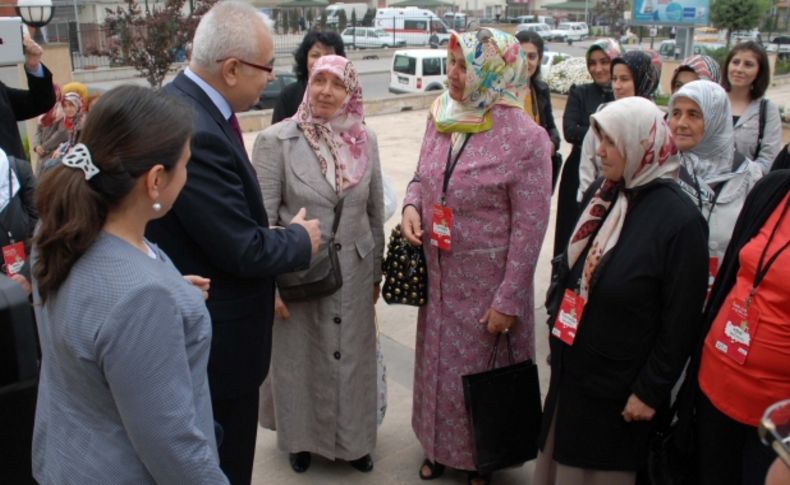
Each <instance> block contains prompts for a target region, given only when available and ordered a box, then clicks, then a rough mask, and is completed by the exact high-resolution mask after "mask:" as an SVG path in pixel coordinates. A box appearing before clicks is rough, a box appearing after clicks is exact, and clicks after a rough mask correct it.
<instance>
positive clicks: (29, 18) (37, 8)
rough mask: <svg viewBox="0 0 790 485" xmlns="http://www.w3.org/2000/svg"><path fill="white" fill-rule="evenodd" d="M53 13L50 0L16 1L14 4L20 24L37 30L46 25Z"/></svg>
mask: <svg viewBox="0 0 790 485" xmlns="http://www.w3.org/2000/svg"><path fill="white" fill-rule="evenodd" d="M54 13H55V11H54V9H53V8H52V0H18V1H17V4H16V14H17V15H19V16H20V17H22V22H24V23H26V24H27V25H29V26H31V27H35V28H37V29H38V28H41V27H43V26H45V25H47V24H48V23H49V22H50V21H51V20H52V15H53V14H54Z"/></svg>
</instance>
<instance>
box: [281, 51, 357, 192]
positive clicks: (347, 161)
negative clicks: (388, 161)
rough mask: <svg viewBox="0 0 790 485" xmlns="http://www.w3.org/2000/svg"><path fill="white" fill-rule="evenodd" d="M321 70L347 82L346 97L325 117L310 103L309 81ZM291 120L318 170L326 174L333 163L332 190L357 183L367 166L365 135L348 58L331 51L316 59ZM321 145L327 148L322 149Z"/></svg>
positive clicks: (341, 190)
mask: <svg viewBox="0 0 790 485" xmlns="http://www.w3.org/2000/svg"><path fill="white" fill-rule="evenodd" d="M321 72H328V73H330V74H332V75H333V76H336V77H337V78H338V79H340V80H342V81H343V84H345V86H346V93H347V95H346V99H345V101H343V104H342V105H341V106H340V108H339V109H338V110H337V112H335V114H333V115H332V116H331V117H330V118H329V119H328V120H327V119H323V118H319V117H316V116H314V115H313V110H312V107H311V105H310V85H311V84H312V80H313V78H315V76H316V75H317V74H318V73H321ZM293 120H294V121H296V123H297V124H298V125H299V128H301V130H302V132H304V135H305V138H306V139H307V143H308V145H310V148H312V149H313V152H314V153H315V155H316V157H317V158H318V163H320V165H321V173H322V174H324V176H326V173H327V168H328V164H329V163H332V164H333V165H334V167H335V191H336V192H337V194H338V195H340V194H342V193H344V192H346V191H348V189H350V188H351V187H353V186H354V185H356V184H357V183H359V181H360V179H362V176H363V175H364V174H365V169H366V168H367V166H368V137H367V133H366V132H365V126H364V125H363V124H362V121H363V120H364V114H363V111H362V87H361V86H360V85H359V79H358V78H357V72H356V70H355V69H354V66H353V65H352V64H351V62H349V60H348V59H346V58H345V57H341V56H335V55H331V56H323V57H321V58H320V59H318V60H317V61H315V64H313V68H312V69H311V71H310V80H309V81H308V83H307V89H305V93H304V98H302V104H300V105H299V109H298V110H297V111H296V114H295V115H294V116H293ZM322 145H323V146H324V147H325V148H326V150H322V149H321V146H322ZM327 150H328V152H329V153H330V154H331V156H332V160H331V161H329V160H327V159H326V157H325V156H324V153H326V151H327Z"/></svg>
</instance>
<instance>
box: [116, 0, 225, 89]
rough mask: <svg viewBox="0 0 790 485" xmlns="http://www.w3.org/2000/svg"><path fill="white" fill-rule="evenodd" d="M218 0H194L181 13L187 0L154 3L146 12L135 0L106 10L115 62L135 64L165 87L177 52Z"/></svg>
mask: <svg viewBox="0 0 790 485" xmlns="http://www.w3.org/2000/svg"><path fill="white" fill-rule="evenodd" d="M216 1H217V0H194V2H193V6H194V10H193V11H192V13H190V14H188V15H187V16H186V17H184V16H183V15H182V9H183V7H184V2H185V0H165V2H164V4H163V5H159V4H157V3H154V5H153V6H152V7H150V8H147V9H146V11H145V12H143V11H142V10H141V9H140V5H139V4H138V3H137V2H136V1H135V0H125V2H126V7H125V8H124V7H121V6H119V7H116V8H115V10H112V9H109V8H108V9H106V10H107V18H106V19H105V21H104V26H105V28H106V29H107V30H108V31H109V32H110V33H111V34H112V36H113V42H112V44H111V47H110V48H109V49H108V51H107V53H106V54H107V55H109V56H110V58H111V59H112V61H113V62H114V63H119V64H123V65H127V66H132V67H134V68H135V70H137V72H139V73H140V76H141V77H144V78H145V79H146V81H148V84H150V85H151V87H152V88H159V87H160V86H162V81H163V80H164V78H165V76H166V75H167V73H168V72H169V71H170V66H171V65H172V64H173V62H175V60H176V54H177V53H178V51H179V50H180V49H182V48H184V46H186V44H187V43H188V42H190V41H191V40H192V36H193V35H194V33H195V29H196V28H197V24H198V22H199V21H200V17H202V16H203V14H204V13H206V12H207V11H208V10H209V9H210V8H211V6H212V5H213V4H214V3H216Z"/></svg>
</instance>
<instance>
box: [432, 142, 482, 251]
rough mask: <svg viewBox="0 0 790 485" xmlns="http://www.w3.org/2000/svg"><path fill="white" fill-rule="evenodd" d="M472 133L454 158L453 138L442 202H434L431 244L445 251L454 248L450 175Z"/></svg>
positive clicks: (445, 168)
mask: <svg viewBox="0 0 790 485" xmlns="http://www.w3.org/2000/svg"><path fill="white" fill-rule="evenodd" d="M471 136H472V135H467V136H466V138H464V141H463V143H462V144H461V148H460V150H458V153H457V154H456V155H455V160H453V147H452V139H451V145H450V149H449V150H448V151H447V164H446V165H445V166H444V180H443V181H442V197H441V199H440V203H438V204H433V208H432V209H431V213H432V216H431V246H435V247H437V248H439V249H441V250H443V251H450V250H451V249H452V245H453V242H452V226H453V209H452V207H447V187H448V186H449V185H450V177H451V176H452V174H453V171H454V170H455V166H456V165H457V164H458V159H459V158H461V154H462V153H463V152H464V148H466V144H467V142H468V141H469V138H471Z"/></svg>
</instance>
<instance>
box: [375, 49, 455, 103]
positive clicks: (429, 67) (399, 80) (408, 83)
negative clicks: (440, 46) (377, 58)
mask: <svg viewBox="0 0 790 485" xmlns="http://www.w3.org/2000/svg"><path fill="white" fill-rule="evenodd" d="M446 79H447V52H445V51H443V50H437V49H411V50H398V51H395V54H394V55H393V56H392V68H390V85H389V91H390V92H391V93H397V94H400V93H422V92H425V91H437V92H438V91H442V90H443V89H444V88H445V81H446Z"/></svg>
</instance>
